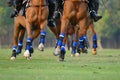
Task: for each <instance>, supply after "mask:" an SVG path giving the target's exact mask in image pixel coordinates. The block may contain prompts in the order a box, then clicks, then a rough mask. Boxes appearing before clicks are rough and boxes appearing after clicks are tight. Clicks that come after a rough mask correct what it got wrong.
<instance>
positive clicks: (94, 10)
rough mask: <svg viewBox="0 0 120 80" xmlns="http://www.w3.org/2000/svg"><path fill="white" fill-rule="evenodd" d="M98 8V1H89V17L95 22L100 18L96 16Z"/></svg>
mask: <svg viewBox="0 0 120 80" xmlns="http://www.w3.org/2000/svg"><path fill="white" fill-rule="evenodd" d="M98 8H99V0H89V10H90V16H91V18H93V19H94V21H95V22H96V21H98V20H99V19H101V18H102V16H98V14H97V11H98Z"/></svg>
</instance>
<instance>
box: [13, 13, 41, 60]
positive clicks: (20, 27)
mask: <svg viewBox="0 0 120 80" xmlns="http://www.w3.org/2000/svg"><path fill="white" fill-rule="evenodd" d="M25 31H26V23H25V17H24V16H21V15H19V14H18V16H16V17H14V35H13V37H14V39H13V40H14V41H13V51H12V56H11V60H14V59H15V58H16V56H17V55H18V54H19V53H21V50H22V46H23V39H24V34H25ZM32 31H33V32H34V34H33V35H32V41H33V40H34V39H35V38H36V37H37V36H38V35H39V33H40V30H39V28H36V29H34V30H32ZM31 50H32V46H31ZM32 52H33V51H32Z"/></svg>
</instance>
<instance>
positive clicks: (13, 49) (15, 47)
mask: <svg viewBox="0 0 120 80" xmlns="http://www.w3.org/2000/svg"><path fill="white" fill-rule="evenodd" d="M18 27H19V25H18V24H16V23H15V24H14V34H13V36H14V41H13V46H12V55H11V60H15V58H16V56H17V43H18V36H19V28H18Z"/></svg>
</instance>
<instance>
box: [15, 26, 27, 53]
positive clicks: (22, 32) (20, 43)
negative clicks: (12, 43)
mask: <svg viewBox="0 0 120 80" xmlns="http://www.w3.org/2000/svg"><path fill="white" fill-rule="evenodd" d="M25 31H26V30H25V29H24V28H22V29H21V30H20V32H19V40H18V48H17V54H20V53H21V51H22V47H23V39H24V35H25Z"/></svg>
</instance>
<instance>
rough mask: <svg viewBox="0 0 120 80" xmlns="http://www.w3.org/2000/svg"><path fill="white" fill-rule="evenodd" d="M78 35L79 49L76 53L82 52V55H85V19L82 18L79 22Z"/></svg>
mask: <svg viewBox="0 0 120 80" xmlns="http://www.w3.org/2000/svg"><path fill="white" fill-rule="evenodd" d="M79 26H80V29H79V33H78V41H79V45H78V46H79V48H78V51H80V52H82V53H87V48H86V44H85V43H86V41H87V40H86V34H87V28H88V27H87V26H88V24H87V18H84V19H83V20H81V21H80V22H79Z"/></svg>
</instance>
